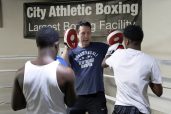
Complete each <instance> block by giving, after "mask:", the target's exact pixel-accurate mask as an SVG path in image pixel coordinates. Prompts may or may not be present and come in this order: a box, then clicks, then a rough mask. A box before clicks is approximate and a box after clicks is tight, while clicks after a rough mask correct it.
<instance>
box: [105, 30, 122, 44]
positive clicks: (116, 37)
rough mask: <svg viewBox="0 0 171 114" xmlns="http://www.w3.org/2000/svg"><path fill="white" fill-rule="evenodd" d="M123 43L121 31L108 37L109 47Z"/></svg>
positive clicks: (113, 32) (114, 32)
mask: <svg viewBox="0 0 171 114" xmlns="http://www.w3.org/2000/svg"><path fill="white" fill-rule="evenodd" d="M122 42H123V33H122V32H121V31H119V30H115V31H112V32H111V33H110V34H109V35H108V36H107V43H108V44H109V45H113V44H115V43H120V44H122Z"/></svg>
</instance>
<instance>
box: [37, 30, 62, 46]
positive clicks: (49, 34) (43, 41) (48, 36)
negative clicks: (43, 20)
mask: <svg viewBox="0 0 171 114" xmlns="http://www.w3.org/2000/svg"><path fill="white" fill-rule="evenodd" d="M57 41H59V35H58V32H57V31H55V29H53V28H51V27H43V28H41V29H40V30H39V31H38V32H37V33H36V44H37V47H39V48H45V47H52V46H53V45H54V43H55V42H57Z"/></svg>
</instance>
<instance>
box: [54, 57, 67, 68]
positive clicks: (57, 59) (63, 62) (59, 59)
mask: <svg viewBox="0 0 171 114" xmlns="http://www.w3.org/2000/svg"><path fill="white" fill-rule="evenodd" d="M55 60H56V61H59V63H61V64H62V65H64V66H68V64H67V62H66V61H65V60H64V59H63V58H62V57H60V56H56V58H55Z"/></svg>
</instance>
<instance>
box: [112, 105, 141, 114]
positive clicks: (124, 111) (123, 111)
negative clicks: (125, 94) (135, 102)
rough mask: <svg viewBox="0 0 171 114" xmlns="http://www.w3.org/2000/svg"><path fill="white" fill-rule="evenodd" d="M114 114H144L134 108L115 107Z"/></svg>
mask: <svg viewBox="0 0 171 114" xmlns="http://www.w3.org/2000/svg"><path fill="white" fill-rule="evenodd" d="M112 114H143V113H141V112H140V111H139V110H138V109H137V108H136V107H134V106H121V105H115V107H114V111H113V113H112Z"/></svg>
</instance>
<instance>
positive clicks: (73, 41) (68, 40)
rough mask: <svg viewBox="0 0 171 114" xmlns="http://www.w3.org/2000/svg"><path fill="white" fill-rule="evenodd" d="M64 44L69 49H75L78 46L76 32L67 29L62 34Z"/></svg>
mask: <svg viewBox="0 0 171 114" xmlns="http://www.w3.org/2000/svg"><path fill="white" fill-rule="evenodd" d="M64 44H66V45H67V46H68V47H69V48H71V49H72V48H76V47H77V45H78V38H77V32H76V30H75V29H67V30H66V32H65V34H64Z"/></svg>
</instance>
